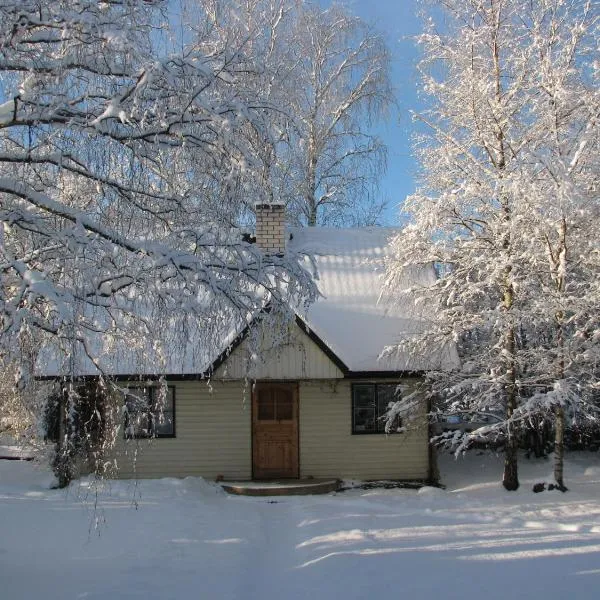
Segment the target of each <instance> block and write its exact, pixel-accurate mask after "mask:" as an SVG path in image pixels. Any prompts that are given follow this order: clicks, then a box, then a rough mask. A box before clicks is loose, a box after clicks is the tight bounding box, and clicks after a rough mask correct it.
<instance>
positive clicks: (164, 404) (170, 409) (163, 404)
mask: <svg viewBox="0 0 600 600" xmlns="http://www.w3.org/2000/svg"><path fill="white" fill-rule="evenodd" d="M153 395H154V411H153V415H152V416H153V425H154V435H156V436H161V435H173V434H174V433H175V427H174V423H175V420H174V418H173V413H174V402H173V388H166V389H165V388H153Z"/></svg>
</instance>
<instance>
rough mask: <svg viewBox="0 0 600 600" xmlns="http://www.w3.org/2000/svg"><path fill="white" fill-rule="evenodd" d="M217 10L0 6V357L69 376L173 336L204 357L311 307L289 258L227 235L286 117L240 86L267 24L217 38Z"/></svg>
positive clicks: (152, 5) (25, 0)
mask: <svg viewBox="0 0 600 600" xmlns="http://www.w3.org/2000/svg"><path fill="white" fill-rule="evenodd" d="M227 5H228V2H227V1H226V0H222V1H220V0H210V1H206V2H189V3H185V2H179V3H169V2H166V1H161V0H111V1H102V0H79V1H78V2H73V1H71V0H57V1H56V2H40V1H39V0H18V1H17V0H0V77H1V83H0V220H1V222H2V229H0V354H2V357H3V359H6V360H7V361H10V360H11V359H12V358H18V354H19V348H20V347H21V343H22V342H23V340H24V338H27V339H30V338H34V339H36V340H37V342H36V346H37V347H38V349H40V348H42V349H45V348H46V346H47V345H48V343H51V344H52V345H53V346H54V348H55V349H56V350H55V352H53V353H52V356H53V360H58V361H59V362H60V360H61V357H62V358H63V359H64V361H65V362H64V364H62V365H59V369H60V370H62V371H63V372H71V373H73V374H76V372H77V365H76V364H75V361H76V360H77V357H81V356H82V357H85V360H87V361H89V362H90V363H91V364H94V365H96V366H98V367H99V368H100V369H101V365H100V363H99V361H98V356H99V355H100V354H102V353H103V352H105V351H106V350H107V348H110V347H111V345H114V344H119V343H121V344H126V345H127V347H128V348H130V349H131V350H132V351H135V350H136V349H137V350H138V351H139V352H140V353H141V354H143V353H145V352H146V351H152V352H154V353H156V354H159V355H160V353H161V351H160V350H161V349H160V348H157V344H158V345H160V342H161V340H162V339H163V338H164V336H163V333H164V332H165V331H166V330H168V331H173V332H174V333H173V335H175V334H181V335H180V337H181V340H182V341H181V343H185V336H186V324H189V326H191V327H195V328H196V330H201V331H202V340H203V343H204V344H205V345H206V347H207V348H209V347H214V348H216V347H218V346H219V345H220V344H222V342H223V331H224V328H226V329H227V328H228V327H235V325H236V324H239V323H240V322H244V320H245V319H246V318H247V317H248V315H249V314H252V313H253V312H255V311H256V310H258V309H260V308H261V307H262V306H264V303H265V302H266V301H271V302H272V303H273V304H274V305H277V304H279V305H281V306H285V305H286V300H287V299H288V298H289V297H290V296H299V297H302V298H304V299H308V300H310V298H311V297H312V295H313V293H314V290H313V286H312V283H311V281H310V276H309V275H308V274H307V273H306V271H305V270H303V269H302V268H301V267H300V264H299V262H298V261H296V260H295V259H294V257H293V256H289V255H286V256H283V257H282V256H275V255H264V254H262V253H261V252H260V251H259V250H258V249H257V248H256V247H254V246H253V245H251V244H248V243H245V242H243V241H242V237H241V235H240V233H239V231H238V230H236V229H235V225H236V222H237V218H238V216H239V214H240V211H241V210H243V207H244V205H245V204H244V203H245V201H246V200H247V198H248V197H251V198H252V199H253V200H254V201H260V200H263V199H264V198H263V197H262V195H261V194H263V191H262V190H263V189H264V186H263V185H261V182H262V177H263V175H264V168H263V167H264V165H263V163H262V161H261V156H262V155H263V154H265V153H264V152H261V153H257V152H256V151H255V146H254V142H253V140H255V139H259V140H260V143H261V144H263V145H269V144H272V142H273V139H274V137H275V136H274V135H273V131H280V130H282V129H283V128H284V127H285V126H286V122H287V117H286V119H284V118H282V115H284V111H282V110H280V109H278V107H276V106H274V105H273V104H272V102H271V101H270V99H269V98H268V97H267V96H266V94H264V93H263V94H261V89H262V87H261V86H260V85H256V84H252V82H253V78H254V77H256V78H260V77H261V76H262V74H263V73H264V64H263V62H262V61H263V58H264V57H263V56H262V55H261V54H260V52H258V51H257V49H256V47H255V45H254V43H253V41H254V39H255V37H256V35H257V34H256V31H257V30H258V29H260V28H261V27H263V26H264V23H262V22H258V23H255V24H254V29H249V28H248V27H247V26H246V27H244V26H239V25H238V26H236V27H233V26H231V27H228V28H224V27H221V26H220V25H219V22H218V19H219V18H220V14H221V13H222V12H223V11H225V12H226V11H227V9H228V6H227ZM162 354H163V355H166V354H167V352H166V349H163V350H162ZM57 357H58V358H57ZM157 368H158V369H160V365H159V366H158V367H157ZM25 371H26V370H25V369H23V368H20V369H18V372H17V374H16V375H17V379H18V380H19V381H25V380H26V379H27V378H28V376H29V375H30V373H27V372H25ZM70 397H72V398H75V394H71V396H70Z"/></svg>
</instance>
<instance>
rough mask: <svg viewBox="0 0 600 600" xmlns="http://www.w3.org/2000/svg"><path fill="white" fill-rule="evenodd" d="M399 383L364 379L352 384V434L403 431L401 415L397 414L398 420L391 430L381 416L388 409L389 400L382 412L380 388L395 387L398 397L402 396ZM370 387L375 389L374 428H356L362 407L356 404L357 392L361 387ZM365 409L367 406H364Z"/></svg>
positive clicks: (379, 433)
mask: <svg viewBox="0 0 600 600" xmlns="http://www.w3.org/2000/svg"><path fill="white" fill-rule="evenodd" d="M399 386H400V384H399V383H388V382H372V381H363V382H356V383H353V384H352V389H351V394H352V431H351V433H352V435H381V434H384V435H389V434H395V433H402V419H401V418H400V417H399V416H396V420H395V423H394V426H393V427H391V428H390V431H387V432H386V431H385V420H384V419H382V418H381V416H382V415H383V414H385V412H386V411H387V409H388V406H389V402H390V401H388V403H387V405H386V407H385V410H383V411H381V412H380V409H381V407H380V401H379V393H378V390H379V388H381V387H393V388H394V394H395V395H396V397H397V398H398V399H400V398H401V397H402V393H401V391H400V390H399ZM366 387H370V388H372V389H373V390H374V396H373V402H374V419H373V423H374V426H375V427H374V429H360V430H357V429H356V411H357V410H360V408H361V407H357V406H356V401H357V393H358V389H359V388H366ZM364 408H365V409H366V408H367V407H364Z"/></svg>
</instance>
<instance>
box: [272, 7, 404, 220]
mask: <svg viewBox="0 0 600 600" xmlns="http://www.w3.org/2000/svg"><path fill="white" fill-rule="evenodd" d="M280 6H281V8H280V12H279V13H278V15H281V16H282V18H281V19H279V20H278V21H277V28H278V29H279V31H275V34H276V35H274V36H273V38H272V41H273V45H272V47H271V59H272V60H271V62H270V64H271V67H272V73H273V74H274V76H273V77H272V79H271V80H272V82H273V85H272V86H271V88H270V89H271V93H272V95H273V97H274V98H276V99H277V100H276V102H277V104H278V105H282V106H285V107H287V112H288V114H289V115H290V116H291V118H292V123H291V125H292V127H291V129H290V130H286V131H285V132H284V134H283V135H282V136H281V138H280V142H279V143H278V144H277V146H276V150H277V152H276V153H275V155H274V156H273V173H274V175H275V177H274V180H273V183H274V186H275V190H274V193H275V194H276V195H277V196H278V198H279V199H280V200H283V201H284V202H286V204H287V207H288V213H289V214H290V216H291V217H292V219H293V220H295V221H296V222H297V223H299V224H304V225H309V226H314V225H317V224H319V225H333V226H341V225H369V224H373V223H375V222H376V221H377V219H378V218H379V216H380V214H381V211H382V210H383V208H384V205H385V202H383V201H381V200H380V199H379V198H378V197H377V189H378V181H379V178H380V177H381V175H382V174H383V173H384V172H385V169H386V156H387V151H386V147H385V145H384V144H383V142H382V140H381V139H380V138H379V137H378V136H377V134H376V133H374V132H373V130H372V128H373V126H374V124H375V123H376V122H377V121H379V120H381V119H382V118H384V117H385V116H386V114H387V112H388V111H389V109H391V107H392V106H393V104H394V96H393V92H392V87H391V82H390V56H389V52H388V49H387V47H386V45H385V42H384V40H383V38H382V37H381V36H380V35H379V34H378V33H377V32H376V31H375V30H374V29H373V28H372V27H370V26H369V25H368V24H366V23H365V22H363V21H362V20H361V19H360V18H358V17H355V16H353V15H351V14H349V13H348V12H347V11H346V10H345V9H344V8H343V7H341V6H338V5H334V6H332V7H330V8H328V9H326V10H323V9H322V8H320V7H319V6H318V5H317V4H316V3H315V4H313V3H308V2H300V3H294V2H292V1H288V0H286V1H285V2H282V3H281V5H280Z"/></svg>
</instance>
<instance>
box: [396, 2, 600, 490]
mask: <svg viewBox="0 0 600 600" xmlns="http://www.w3.org/2000/svg"><path fill="white" fill-rule="evenodd" d="M424 4H425V6H429V5H433V6H434V7H435V11H434V12H435V14H436V15H438V16H441V17H442V18H444V19H445V21H444V22H443V25H442V26H440V27H439V28H438V25H437V24H436V22H435V21H434V20H429V21H428V25H427V28H426V32H425V33H424V34H423V35H422V36H421V37H420V38H419V41H420V43H421V45H422V48H423V52H424V59H423V62H422V64H421V75H422V84H423V90H424V92H425V93H426V94H427V95H428V96H429V98H430V100H431V103H430V108H429V110H428V111H426V112H424V113H422V114H419V115H415V118H416V120H417V121H418V122H419V123H421V125H422V132H423V133H422V135H421V136H420V137H419V139H418V143H417V153H418V156H419V159H420V161H421V165H422V176H421V186H420V188H419V189H418V191H417V193H416V194H415V195H413V196H411V197H409V198H408V199H407V201H406V203H405V209H406V211H407V213H408V214H409V216H410V218H411V224H410V225H409V226H408V227H407V228H406V230H405V231H404V232H403V234H402V235H400V236H399V237H398V239H397V240H396V243H395V248H396V258H395V260H394V261H392V262H391V263H390V265H389V266H390V270H389V280H388V281H389V287H390V291H391V292H392V293H393V289H394V287H395V285H396V283H397V282H398V281H400V279H401V277H402V276H403V272H404V270H405V269H406V268H407V267H408V266H409V265H410V264H415V263H416V264H425V263H432V262H433V263H436V264H437V265H438V268H439V270H440V275H441V276H440V278H439V279H438V281H437V283H436V284H435V285H434V286H432V287H430V288H428V289H423V290H420V293H421V294H422V296H423V299H424V300H425V301H426V302H427V303H428V304H429V305H430V306H431V307H432V309H431V313H432V314H433V315H435V316H434V317H431V316H429V317H428V319H427V323H426V324H425V325H424V327H425V331H424V333H423V335H422V336H420V337H419V339H412V340H404V341H402V342H401V345H402V346H406V345H408V346H409V347H410V348H411V349H412V350H413V351H421V352H423V351H425V352H427V351H431V348H432V346H436V345H440V344H442V345H443V344H447V343H455V344H457V346H458V350H459V354H460V356H461V359H462V367H461V369H460V370H457V371H455V372H451V373H435V374H431V379H432V384H433V389H434V392H435V393H437V394H438V395H439V397H440V398H442V399H443V404H444V411H447V412H461V413H462V414H464V413H467V414H469V415H471V416H473V415H478V417H477V420H481V417H482V416H485V415H487V414H489V413H492V414H493V415H498V414H502V415H503V418H502V419H501V421H500V422H499V423H497V424H495V425H490V426H487V427H484V428H481V429H479V430H478V431H476V432H473V434H470V435H467V436H464V437H462V438H461V439H460V440H456V442H457V443H456V447H457V448H458V450H461V449H465V448H466V447H468V445H469V444H470V443H472V442H473V441H474V440H488V441H489V440H493V439H501V440H502V441H503V443H504V448H505V467H504V475H503V484H504V486H505V488H506V489H509V490H514V489H517V487H518V485H519V482H518V470H517V447H518V440H519V432H520V430H522V428H523V427H524V425H525V424H526V423H528V422H531V421H533V417H534V415H540V414H543V413H545V412H547V410H548V409H549V410H550V412H554V414H555V416H556V417H557V424H558V426H557V427H556V430H557V432H559V430H560V429H561V422H562V421H561V416H562V415H563V414H564V408H565V401H566V398H567V397H569V398H571V399H572V400H573V402H575V403H576V405H577V407H578V408H581V407H582V404H581V401H582V398H583V397H584V396H585V394H582V393H581V392H582V390H578V391H577V393H575V392H576V390H575V389H574V388H570V390H571V391H570V392H569V393H562V391H563V390H564V389H565V378H566V377H567V376H566V371H565V370H564V368H565V367H566V364H567V363H566V362H565V361H566V353H567V346H569V348H571V346H570V344H567V341H566V336H567V335H569V336H571V338H573V339H575V338H577V337H578V336H579V337H583V338H585V339H586V344H587V345H588V347H587V350H586V352H588V356H590V357H591V356H592V354H591V353H590V352H591V350H590V347H589V346H591V345H592V344H591V337H592V336H590V335H589V333H588V334H586V333H583V330H585V331H588V329H587V328H588V327H590V321H589V318H590V316H591V315H592V314H595V313H594V311H591V312H588V311H589V310H590V308H591V307H590V303H591V304H594V305H597V295H595V294H596V291H597V289H596V283H595V281H594V278H593V276H592V272H593V270H594V268H595V267H592V266H591V264H590V260H587V259H586V261H585V262H586V264H587V265H588V266H587V267H585V268H584V267H583V262H582V260H581V257H583V256H584V255H585V254H586V250H585V249H584V246H585V245H586V244H587V243H588V242H587V240H589V239H593V238H591V237H586V236H591V235H594V231H595V229H594V227H595V222H596V221H595V220H590V217H591V216H592V215H593V214H594V211H595V210H596V208H597V207H596V206H595V202H594V201H593V200H592V198H593V197H594V196H595V195H597V176H598V171H597V162H596V160H597V159H595V157H596V156H597V119H598V96H597V92H594V90H596V89H597V67H596V66H594V64H595V63H594V61H597V57H598V55H597V47H595V46H594V44H593V41H594V39H596V40H597V16H595V15H593V14H592V11H591V10H590V9H591V3H585V2H584V3H578V4H574V3H571V2H566V1H563V0H536V1H535V2H529V3H526V6H524V3H522V2H517V1H514V0H490V1H489V2H480V1H475V0H450V1H448V2H444V3H443V4H442V3H437V2H433V3H424ZM565 53H566V54H565ZM551 82H552V83H551ZM581 94H585V98H586V100H585V101H583V100H581V99H580V98H581ZM559 98H560V101H559ZM549 126H550V129H548V127H549ZM595 136H596V137H595ZM561 165H562V166H561ZM571 165H572V166H571ZM584 165H585V166H584ZM567 198H568V200H567ZM586 211H589V212H586ZM584 213H585V214H586V216H585V217H584V218H583V219H580V218H579V217H580V216H582V215H583V214H584ZM575 222H577V225H575ZM576 227H577V228H579V227H582V228H583V229H581V230H579V231H578V235H577V237H578V238H579V240H578V241H580V242H583V245H579V249H578V251H577V252H573V254H572V256H571V257H569V256H568V254H567V241H566V240H567V235H568V234H567V231H568V230H569V229H571V228H573V229H575V228H576ZM569 239H570V240H572V241H573V242H575V240H574V238H573V237H570V238H569ZM589 250H592V252H591V254H590V252H589ZM595 250H596V249H589V248H588V251H587V254H588V256H592V255H594V254H595ZM543 261H547V262H545V263H543ZM567 266H568V268H567ZM580 267H581V268H580ZM567 290H569V291H567ZM575 290H577V291H575ZM571 292H572V294H571ZM584 297H585V298H587V300H586V302H583V303H582V302H581V300H582V298H584ZM567 298H569V300H568V301H567ZM574 298H578V304H579V305H581V309H578V310H576V309H575V308H574V307H573V306H571V304H572V303H573V302H572V301H573V300H574ZM583 304H586V308H583ZM431 313H428V314H429V315H430V314H431ZM575 315H579V317H576V316H575ZM578 318H579V319H580V320H581V326H579V327H578V326H577V325H576V323H577V322H578ZM583 322H586V323H587V325H583ZM567 323H568V325H567ZM580 327H583V330H582V329H581V328H580ZM428 349H429V350H428ZM594 352H595V350H594ZM576 364H577V361H574V360H571V361H569V368H572V367H575V366H576ZM561 365H562V366H561ZM592 370H593V368H592V369H589V368H588V369H586V371H587V374H588V375H589V377H588V381H590V382H591V381H594V377H597V374H596V375H592V373H591V372H590V371H592ZM573 374H574V373H573ZM595 381H597V379H596V380H595ZM591 385H596V384H595V383H592V384H591ZM573 406H574V405H573V404H572V405H571V408H573ZM571 412H573V410H571ZM557 482H558V483H559V485H560V486H561V487H562V486H563V482H562V479H561V476H560V474H557Z"/></svg>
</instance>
